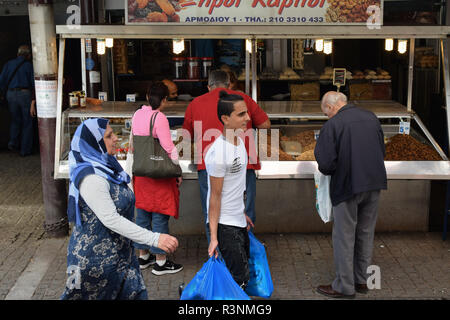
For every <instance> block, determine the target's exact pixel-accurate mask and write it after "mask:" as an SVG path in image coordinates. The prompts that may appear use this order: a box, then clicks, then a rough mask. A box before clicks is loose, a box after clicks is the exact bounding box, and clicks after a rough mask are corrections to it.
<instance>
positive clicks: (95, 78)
mask: <svg viewBox="0 0 450 320" xmlns="http://www.w3.org/2000/svg"><path fill="white" fill-rule="evenodd" d="M89 81H90V82H91V83H100V72H99V71H89Z"/></svg>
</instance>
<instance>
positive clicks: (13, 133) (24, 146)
mask: <svg viewBox="0 0 450 320" xmlns="http://www.w3.org/2000/svg"><path fill="white" fill-rule="evenodd" d="M6 99H7V100H8V108H9V111H10V112H11V126H10V130H9V133H10V137H9V142H8V147H9V148H10V149H20V154H21V155H28V154H31V152H32V151H33V118H32V117H31V115H30V106H31V91H30V90H19V91H12V90H8V93H7V95H6Z"/></svg>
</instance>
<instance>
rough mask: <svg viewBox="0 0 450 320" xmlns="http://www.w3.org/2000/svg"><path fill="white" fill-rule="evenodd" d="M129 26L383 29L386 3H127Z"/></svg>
mask: <svg viewBox="0 0 450 320" xmlns="http://www.w3.org/2000/svg"><path fill="white" fill-rule="evenodd" d="M125 1H126V5H125V11H126V12H125V14H126V20H125V21H126V24H154V23H174V24H183V25H198V24H206V25H217V24H219V25H223V24H233V25H235V24H249V23H251V24H262V25H272V24H290V25H305V24H324V25H329V24H344V25H345V24H351V25H355V24H356V25H358V24H359V25H365V24H367V25H368V26H369V23H370V24H375V25H378V26H381V25H382V17H383V13H382V10H383V1H384V0H125Z"/></svg>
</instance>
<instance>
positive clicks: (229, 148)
mask: <svg viewBox="0 0 450 320" xmlns="http://www.w3.org/2000/svg"><path fill="white" fill-rule="evenodd" d="M247 157H248V156H247V151H246V149H245V145H244V142H243V141H242V139H241V138H239V144H238V145H237V146H235V145H234V144H232V143H230V142H228V141H227V140H226V139H225V137H224V136H223V135H221V136H220V137H219V138H217V139H216V140H215V141H214V143H213V144H212V145H211V147H210V148H209V150H208V151H207V153H206V156H205V166H206V171H207V173H208V196H207V198H206V206H207V210H208V213H209V199H210V195H211V182H210V180H209V177H210V176H213V177H218V178H224V181H223V189H222V200H221V205H220V216H219V223H220V224H225V225H229V226H236V227H241V228H244V227H246V226H247V221H246V220H245V215H244V210H245V205H244V191H245V180H246V176H247V162H248V159H247ZM207 222H209V214H208V219H207Z"/></svg>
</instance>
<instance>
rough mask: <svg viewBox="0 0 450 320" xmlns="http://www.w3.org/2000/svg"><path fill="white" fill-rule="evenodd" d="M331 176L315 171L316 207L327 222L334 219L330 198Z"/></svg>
mask: <svg viewBox="0 0 450 320" xmlns="http://www.w3.org/2000/svg"><path fill="white" fill-rule="evenodd" d="M330 181H331V176H325V175H323V174H322V173H321V172H320V171H316V172H315V173H314V182H315V186H316V209H317V212H319V216H320V218H321V219H322V220H323V222H325V223H327V222H330V221H332V220H333V215H332V209H333V205H332V204H331V198H330Z"/></svg>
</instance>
